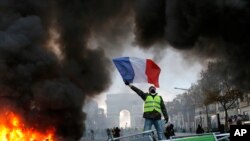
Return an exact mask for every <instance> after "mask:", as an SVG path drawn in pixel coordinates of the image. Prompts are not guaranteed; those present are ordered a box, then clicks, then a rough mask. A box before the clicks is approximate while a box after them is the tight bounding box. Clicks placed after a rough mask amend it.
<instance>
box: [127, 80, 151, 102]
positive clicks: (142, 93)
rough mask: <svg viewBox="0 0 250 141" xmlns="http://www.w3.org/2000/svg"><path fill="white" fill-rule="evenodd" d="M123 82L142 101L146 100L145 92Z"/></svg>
mask: <svg viewBox="0 0 250 141" xmlns="http://www.w3.org/2000/svg"><path fill="white" fill-rule="evenodd" d="M125 84H126V85H127V86H129V87H130V88H131V89H132V90H133V91H134V92H135V93H137V94H138V95H139V96H140V97H141V98H142V99H143V100H144V101H145V100H146V97H147V93H144V92H143V91H142V90H140V89H138V88H137V87H135V86H133V85H131V84H129V83H126V82H125Z"/></svg>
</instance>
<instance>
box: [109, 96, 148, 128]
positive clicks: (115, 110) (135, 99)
mask: <svg viewBox="0 0 250 141" xmlns="http://www.w3.org/2000/svg"><path fill="white" fill-rule="evenodd" d="M143 103H144V102H143V100H142V99H141V97H139V96H138V95H137V94H128V93H123V94H108V95H107V100H106V105H107V122H108V126H109V128H112V127H119V125H120V124H119V120H120V118H119V117H120V112H121V111H122V110H128V111H129V112H130V122H131V127H132V128H135V127H136V128H143V124H144V119H143V117H142V115H143Z"/></svg>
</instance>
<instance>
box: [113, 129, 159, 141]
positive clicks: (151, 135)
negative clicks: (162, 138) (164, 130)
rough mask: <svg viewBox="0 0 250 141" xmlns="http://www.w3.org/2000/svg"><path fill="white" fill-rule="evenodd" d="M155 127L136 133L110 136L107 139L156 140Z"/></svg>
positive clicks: (128, 140) (126, 140) (116, 140)
mask: <svg viewBox="0 0 250 141" xmlns="http://www.w3.org/2000/svg"><path fill="white" fill-rule="evenodd" d="M155 131H156V130H155V129H154V130H148V131H144V132H141V133H137V134H130V135H126V136H122V137H118V138H111V139H108V141H156V136H155V134H156V133H155Z"/></svg>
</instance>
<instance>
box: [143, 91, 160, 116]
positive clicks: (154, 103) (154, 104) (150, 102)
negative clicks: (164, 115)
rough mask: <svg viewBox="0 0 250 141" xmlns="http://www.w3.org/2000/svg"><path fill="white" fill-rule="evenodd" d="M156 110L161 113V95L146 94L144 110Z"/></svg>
mask: <svg viewBox="0 0 250 141" xmlns="http://www.w3.org/2000/svg"><path fill="white" fill-rule="evenodd" d="M153 110H156V111H157V112H159V113H161V97H160V96H158V95H156V96H155V97H154V98H153V96H151V95H148V96H147V98H146V100H145V104H144V112H152V111H153Z"/></svg>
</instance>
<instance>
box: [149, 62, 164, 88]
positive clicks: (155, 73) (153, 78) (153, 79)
mask: <svg viewBox="0 0 250 141" xmlns="http://www.w3.org/2000/svg"><path fill="white" fill-rule="evenodd" d="M160 72H161V69H160V67H159V66H158V65H157V64H155V63H154V62H153V61H152V60H150V59H147V61H146V75H147V77H148V83H151V84H154V85H155V87H159V75H160Z"/></svg>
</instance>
